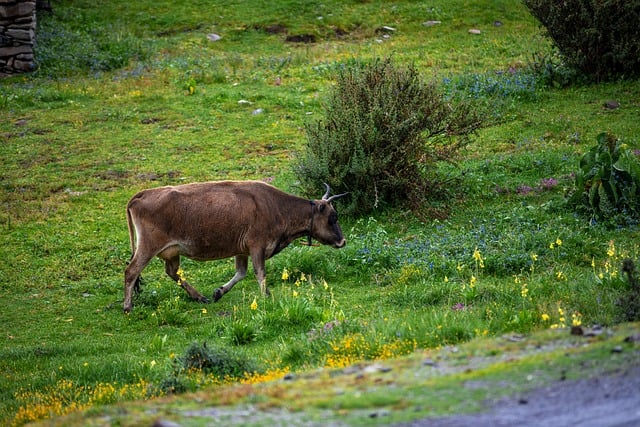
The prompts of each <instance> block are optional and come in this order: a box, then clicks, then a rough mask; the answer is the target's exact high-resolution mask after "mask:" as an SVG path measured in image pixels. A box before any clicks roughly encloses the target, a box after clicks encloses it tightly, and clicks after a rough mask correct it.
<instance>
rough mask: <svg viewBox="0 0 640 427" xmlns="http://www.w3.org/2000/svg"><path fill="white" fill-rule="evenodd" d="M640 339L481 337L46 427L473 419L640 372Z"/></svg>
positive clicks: (616, 335)
mask: <svg viewBox="0 0 640 427" xmlns="http://www.w3.org/2000/svg"><path fill="white" fill-rule="evenodd" d="M639 330H640V329H639V325H638V324H627V325H623V326H619V327H616V328H615V329H610V330H604V331H600V332H599V335H596V336H590V337H585V336H574V335H570V334H569V331H568V330H563V331H545V332H541V333H540V332H539V333H536V334H532V335H529V336H526V337H525V336H521V335H518V334H511V335H504V336H502V337H500V338H492V339H486V338H479V339H476V340H473V341H471V342H468V343H465V344H462V345H460V346H455V347H453V346H448V347H446V348H444V349H440V350H426V351H421V352H417V353H415V354H413V355H411V356H408V357H403V358H398V359H394V360H387V361H384V362H382V363H368V364H358V365H355V366H351V367H348V368H345V369H341V370H326V369H325V370H314V371H310V372H306V373H302V374H300V375H295V376H292V377H291V378H287V379H281V380H278V381H272V382H267V383H262V384H259V385H242V386H238V385H235V386H227V387H220V388H218V387H216V388H209V389H207V390H203V391H201V392H198V393H194V394H188V395H185V396H178V397H170V398H163V399H159V400H158V401H155V402H148V403H141V402H138V403H128V404H123V405H117V406H112V407H106V408H97V409H95V410H91V411H89V412H88V413H83V414H74V415H71V416H68V417H65V418H61V419H58V420H54V421H53V422H51V421H48V422H46V423H42V425H49V426H63V425H64V426H76V425H77V426H81V425H83V426H84V425H96V426H99V425H121V426H131V427H133V426H145V425H150V424H152V423H153V422H155V421H158V420H163V421H165V422H166V421H170V422H176V423H178V424H179V425H182V426H204V425H211V423H225V424H230V425H234V424H235V425H247V426H249V425H255V426H262V425H273V424H275V425H284V424H286V425H307V426H308V425H388V424H395V423H401V422H410V421H413V420H419V419H422V418H425V417H438V416H442V415H446V414H458V415H460V414H468V413H477V412H482V411H487V410H488V409H489V407H490V406H491V405H492V404H493V403H497V402H499V400H500V399H503V398H509V399H511V400H515V399H517V398H518V396H522V395H526V392H527V391H530V390H532V389H535V388H542V387H547V386H551V385H554V384H557V383H559V382H564V383H565V384H567V383H570V382H571V381H574V380H584V379H588V378H598V377H602V376H604V375H617V374H621V375H624V373H625V372H627V371H628V370H629V369H630V368H633V367H636V368H637V366H638V363H637V360H638V357H639V356H640V346H639V344H638V342H637V339H638V331H639ZM586 332H589V330H586ZM629 337H635V338H632V339H631V340H630V339H629ZM634 340H635V341H634ZM572 393H575V394H576V395H579V394H586V395H588V394H589V390H583V389H580V388H578V387H576V388H574V389H572ZM556 399H562V400H566V401H567V407H566V410H567V412H571V411H579V410H580V408H579V407H577V408H576V407H574V406H573V405H572V404H571V400H572V398H571V396H556ZM581 401H583V400H581ZM587 401H588V399H587ZM576 415H578V414H577V413H576Z"/></svg>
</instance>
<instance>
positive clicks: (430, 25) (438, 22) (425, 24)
mask: <svg viewBox="0 0 640 427" xmlns="http://www.w3.org/2000/svg"><path fill="white" fill-rule="evenodd" d="M439 24H442V21H426V22H423V23H422V25H424V26H425V27H433V26H434V25H439Z"/></svg>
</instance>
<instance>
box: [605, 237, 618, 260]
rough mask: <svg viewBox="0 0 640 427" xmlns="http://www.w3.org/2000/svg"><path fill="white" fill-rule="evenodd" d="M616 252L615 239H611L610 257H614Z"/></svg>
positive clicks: (608, 250)
mask: <svg viewBox="0 0 640 427" xmlns="http://www.w3.org/2000/svg"><path fill="white" fill-rule="evenodd" d="M615 254H616V245H615V243H614V242H613V240H610V241H609V247H608V248H607V255H609V257H611V258H613V256H614V255H615Z"/></svg>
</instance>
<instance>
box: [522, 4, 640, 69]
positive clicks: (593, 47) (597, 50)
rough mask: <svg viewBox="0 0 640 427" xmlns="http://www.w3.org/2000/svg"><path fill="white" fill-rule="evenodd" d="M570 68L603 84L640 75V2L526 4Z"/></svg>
mask: <svg viewBox="0 0 640 427" xmlns="http://www.w3.org/2000/svg"><path fill="white" fill-rule="evenodd" d="M523 3H524V4H525V6H526V7H527V8H528V9H529V10H530V11H531V13H532V14H533V15H534V16H535V17H536V18H537V19H538V21H540V23H541V24H542V25H543V26H544V27H545V29H546V31H547V34H548V36H549V37H550V38H551V39H552V40H553V42H554V44H555V45H556V47H557V48H558V50H559V51H560V53H561V55H562V56H563V57H564V58H565V60H566V61H567V63H568V64H569V65H570V66H571V67H575V68H576V69H578V70H580V71H581V72H582V73H584V74H585V75H587V76H589V77H591V78H593V79H595V80H603V79H610V78H613V77H617V76H622V77H630V76H637V75H639V74H640V26H638V22H640V0H605V1H602V0H564V1H556V0H523Z"/></svg>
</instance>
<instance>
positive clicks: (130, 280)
mask: <svg viewBox="0 0 640 427" xmlns="http://www.w3.org/2000/svg"><path fill="white" fill-rule="evenodd" d="M149 261H151V258H149V257H141V256H139V255H138V253H136V254H135V255H134V256H133V258H131V261H130V262H129V265H128V266H127V268H126V269H125V270H124V302H123V309H124V312H125V313H129V312H130V311H131V308H132V307H133V303H132V302H131V297H132V294H133V290H134V289H136V290H139V289H140V273H142V270H144V268H145V267H146V266H147V264H149Z"/></svg>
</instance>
